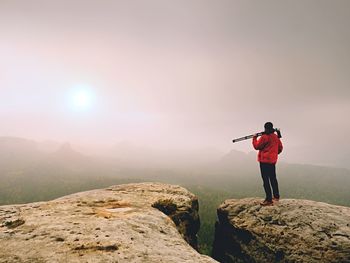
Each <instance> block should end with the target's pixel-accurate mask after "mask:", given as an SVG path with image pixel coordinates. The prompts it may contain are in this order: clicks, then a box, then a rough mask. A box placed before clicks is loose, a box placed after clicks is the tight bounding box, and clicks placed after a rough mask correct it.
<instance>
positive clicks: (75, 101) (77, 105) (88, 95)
mask: <svg viewBox="0 0 350 263" xmlns="http://www.w3.org/2000/svg"><path fill="white" fill-rule="evenodd" d="M69 100H70V107H71V108H72V109H73V110H75V111H88V110H90V109H91V108H92V107H93V105H94V103H95V94H94V92H93V90H92V89H91V87H89V86H85V85H84V86H83V85H79V86H77V87H75V88H74V89H73V90H72V91H71V92H70V95H69Z"/></svg>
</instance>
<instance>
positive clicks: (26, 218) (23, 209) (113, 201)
mask: <svg viewBox="0 0 350 263" xmlns="http://www.w3.org/2000/svg"><path fill="white" fill-rule="evenodd" d="M154 204H156V205H154ZM152 205H154V206H155V207H157V208H158V209H157V208H154V207H152ZM159 209H160V210H162V211H164V212H165V213H167V214H168V215H169V216H167V215H165V214H164V213H163V212H161V211H159ZM198 229H199V217H198V200H197V198H196V197H195V196H194V195H193V194H191V193H190V192H188V191H187V190H186V189H184V188H182V187H180V186H174V185H167V184H160V183H141V184H126V185H118V186H112V187H109V188H107V189H100V190H93V191H88V192H81V193H77V194H73V195H69V196H65V197H62V198H59V199H56V200H53V201H49V202H38V203H31V204H24V205H7V206H0V262H216V261H215V260H213V259H211V258H209V257H207V256H204V255H201V254H199V253H198V252H197V251H196V250H195V249H193V248H192V247H194V248H196V245H197V240H196V233H197V231H198ZM185 240H186V241H187V242H186V241H185ZM189 244H191V245H192V247H191V246H190V245H189Z"/></svg>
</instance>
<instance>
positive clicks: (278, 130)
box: [232, 129, 282, 143]
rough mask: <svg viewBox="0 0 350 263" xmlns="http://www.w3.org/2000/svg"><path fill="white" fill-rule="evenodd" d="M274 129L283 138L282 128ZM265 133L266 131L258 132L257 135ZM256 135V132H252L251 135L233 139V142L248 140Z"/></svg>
mask: <svg viewBox="0 0 350 263" xmlns="http://www.w3.org/2000/svg"><path fill="white" fill-rule="evenodd" d="M274 131H275V132H276V133H277V136H278V138H282V135H281V131H280V129H274ZM263 134H265V132H259V133H257V134H256V135H257V136H261V135H263ZM254 135H255V134H251V135H247V136H244V137H241V138H237V139H234V140H232V142H233V143H235V142H240V141H244V140H248V139H251V138H253V137H254Z"/></svg>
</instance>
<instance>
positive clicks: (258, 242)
mask: <svg viewBox="0 0 350 263" xmlns="http://www.w3.org/2000/svg"><path fill="white" fill-rule="evenodd" d="M260 201H261V199H254V198H249V199H240V200H234V199H232V200H226V201H225V202H224V203H223V204H221V205H220V206H219V208H218V210H217V213H218V219H219V221H218V222H217V223H216V231H215V242H214V248H213V257H214V258H215V259H217V260H218V261H220V262H307V263H309V262H350V208H349V207H343V206H335V205H329V204H326V203H320V202H314V201H308V200H295V199H285V200H280V202H279V204H277V205H274V206H267V207H262V206H260V205H259V202H260Z"/></svg>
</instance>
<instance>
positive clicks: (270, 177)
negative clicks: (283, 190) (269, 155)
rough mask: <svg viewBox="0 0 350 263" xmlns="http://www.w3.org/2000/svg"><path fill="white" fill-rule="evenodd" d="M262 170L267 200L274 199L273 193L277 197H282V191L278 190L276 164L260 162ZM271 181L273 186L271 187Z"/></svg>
mask: <svg viewBox="0 0 350 263" xmlns="http://www.w3.org/2000/svg"><path fill="white" fill-rule="evenodd" d="M260 171H261V177H262V179H263V182H264V190H265V194H266V200H267V201H272V193H271V187H272V192H273V196H274V197H275V198H279V197H280V193H279V191H278V182H277V178H276V165H275V164H271V163H260ZM270 183H271V187H270Z"/></svg>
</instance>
